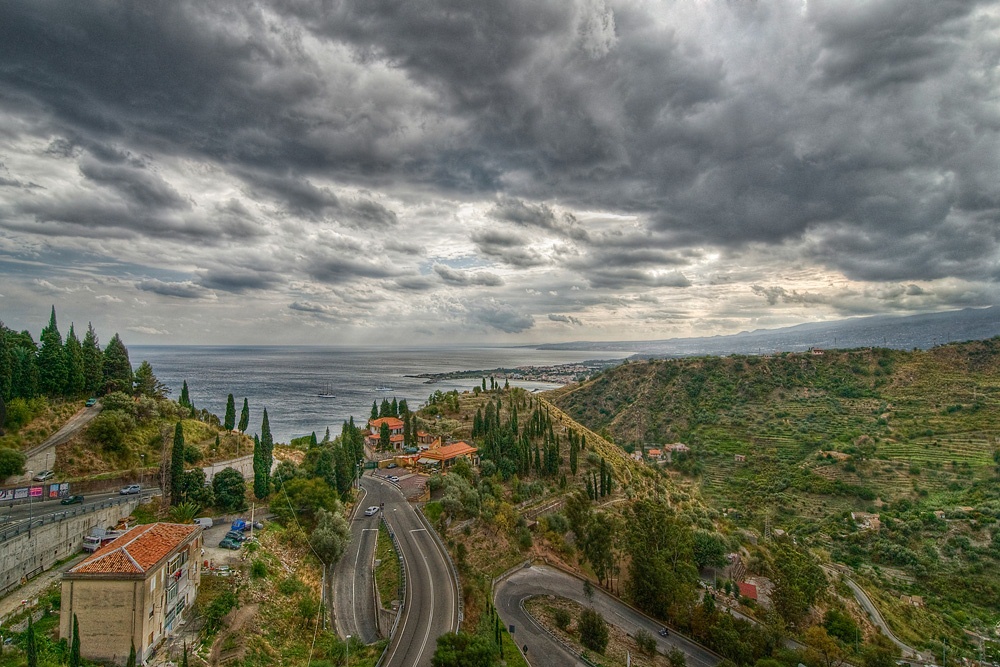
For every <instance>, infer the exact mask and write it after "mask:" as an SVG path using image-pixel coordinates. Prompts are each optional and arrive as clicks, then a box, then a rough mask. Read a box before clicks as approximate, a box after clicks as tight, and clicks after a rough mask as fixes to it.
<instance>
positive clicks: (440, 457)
mask: <svg viewBox="0 0 1000 667" xmlns="http://www.w3.org/2000/svg"><path fill="white" fill-rule="evenodd" d="M478 451H479V449H478V448H476V447H473V446H472V445H470V444H469V443H467V442H453V443H451V444H450V445H444V446H442V447H436V448H434V449H428V450H427V451H426V452H423V453H421V455H420V460H419V462H420V463H424V464H427V465H434V464H439V465H440V466H441V467H442V468H447V467H448V466H450V465H451V464H453V463H454V462H455V461H456V460H458V458H459V457H462V456H468V457H469V459H470V460H471V461H472V463H473V465H478V464H479V456H478V455H477V452H478Z"/></svg>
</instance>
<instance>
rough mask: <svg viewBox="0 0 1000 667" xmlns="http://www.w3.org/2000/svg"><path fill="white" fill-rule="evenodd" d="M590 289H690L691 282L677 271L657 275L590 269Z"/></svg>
mask: <svg viewBox="0 0 1000 667" xmlns="http://www.w3.org/2000/svg"><path fill="white" fill-rule="evenodd" d="M586 277H587V280H588V281H589V282H590V285H591V287H595V288H599V289H613V290H618V289H629V288H635V287H690V286H691V281H690V280H688V278H686V277H685V276H684V274H683V273H681V272H679V271H670V272H666V273H658V272H655V271H646V270H643V269H630V268H607V269H599V268H594V269H591V270H590V271H589V272H588V273H587V276H586Z"/></svg>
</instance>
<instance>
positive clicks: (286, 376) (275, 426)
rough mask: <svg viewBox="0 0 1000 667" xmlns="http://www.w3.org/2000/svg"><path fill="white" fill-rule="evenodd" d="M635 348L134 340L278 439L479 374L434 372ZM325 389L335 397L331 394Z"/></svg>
mask: <svg viewBox="0 0 1000 667" xmlns="http://www.w3.org/2000/svg"><path fill="white" fill-rule="evenodd" d="M628 354H630V353H629V352H606V351H601V352H597V353H595V352H592V351H581V350H543V349H535V348H531V347H471V346H470V347H462V346H458V347H447V348H445V347H435V348H427V347H425V348H406V349H403V348H386V347H346V346H345V347H313V346H186V345H178V346H173V345H171V346H165V345H164V346H160V345H157V346H149V345H132V346H129V359H130V360H131V362H132V366H133V367H138V366H139V364H140V363H142V362H143V361H148V362H149V363H150V364H151V365H152V367H153V373H154V374H155V375H156V377H157V379H158V380H160V382H162V383H163V384H164V385H166V386H167V387H168V388H169V390H170V397H171V398H174V399H177V398H179V397H180V394H181V387H182V385H183V383H184V382H185V381H187V385H188V395H189V396H190V398H191V402H192V403H194V405H195V407H196V408H199V409H200V408H205V409H206V410H208V411H209V412H212V413H214V414H216V415H218V416H219V418H220V419H223V418H224V417H225V414H226V398H227V396H228V395H229V394H232V395H233V397H234V398H235V400H236V418H237V420H238V419H239V415H240V410H241V408H242V407H243V399H244V398H246V399H247V401H248V404H249V407H250V426H249V427H248V428H247V433H249V434H253V433H260V426H261V420H262V418H263V411H264V409H267V417H268V423H269V425H270V427H271V434H272V436H273V437H274V440H275V442H279V443H287V442H289V441H290V440H291V439H292V438H296V437H300V436H304V435H309V434H310V433H312V432H315V433H316V436H317V437H319V438H322V437H323V434H324V432H325V431H326V429H327V428H329V429H330V433H331V436H336V435H338V434H339V433H340V429H341V425H342V424H343V422H344V421H346V420H348V419H349V418H350V417H352V416H353V417H354V421H355V423H358V424H364V423H365V422H366V421H367V420H368V417H369V416H370V414H371V408H372V402H373V401H376V402H378V403H379V404H381V402H382V399H383V398H386V399H388V400H389V401H392V399H393V398H395V399H396V400H397V401H398V400H402V399H406V402H407V404H408V405H409V406H410V408H411V409H416V408H418V407H419V406H421V405H423V404H424V403H426V401H427V399H428V397H429V396H430V395H431V394H433V393H434V392H435V391H438V390H440V391H442V392H447V391H451V390H453V389H455V390H458V391H469V390H471V389H472V388H473V387H474V386H477V385H479V384H480V383H481V380H479V379H473V378H468V379H461V380H441V381H436V382H428V380H427V379H426V378H419V377H413V376H415V375H420V374H427V373H449V372H455V371H463V370H491V369H494V368H516V367H519V366H551V365H556V364H572V363H578V362H583V361H589V360H594V359H620V358H624V357H625V356H627V355H628ZM511 383H512V384H516V385H517V386H521V387H525V388H526V389H528V390H531V391H535V390H539V391H542V390H546V389H554V388H556V387H558V386H560V385H558V384H553V383H549V382H527V381H518V382H516V383H515V382H513V381H512V382H511ZM322 394H332V396H323V395H322Z"/></svg>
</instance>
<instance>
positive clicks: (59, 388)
mask: <svg viewBox="0 0 1000 667" xmlns="http://www.w3.org/2000/svg"><path fill="white" fill-rule="evenodd" d="M40 341H41V343H42V346H41V349H39V350H38V381H39V386H38V388H39V389H41V391H42V393H44V394H46V395H48V396H62V395H63V392H65V391H66V379H67V378H68V377H69V372H68V369H67V367H66V351H65V350H64V349H63V340H62V335H61V334H60V333H59V327H58V326H56V307H55V306H52V315H51V316H50V317H49V324H48V326H46V327H45V328H44V329H42V335H41V338H40Z"/></svg>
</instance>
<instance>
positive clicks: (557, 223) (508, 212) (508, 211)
mask: <svg viewBox="0 0 1000 667" xmlns="http://www.w3.org/2000/svg"><path fill="white" fill-rule="evenodd" d="M490 215H492V216H493V217H494V218H497V219H498V220H506V221H508V222H513V223H514V224H517V225H521V226H523V227H538V228H541V229H547V230H550V231H553V232H557V233H559V234H561V235H564V236H567V237H569V238H571V239H576V240H579V241H586V240H587V239H589V237H590V235H589V234H588V233H587V230H586V229H583V228H582V227H579V226H578V225H577V221H576V218H574V217H573V216H572V215H571V214H568V213H564V214H562V215H558V216H557V215H556V213H555V212H554V211H553V210H552V208H550V207H549V206H548V205H546V204H538V205H530V204H526V203H525V202H523V201H520V200H517V199H512V198H510V197H503V198H501V199H500V201H499V202H497V204H496V205H495V206H494V207H493V210H491V211H490Z"/></svg>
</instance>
